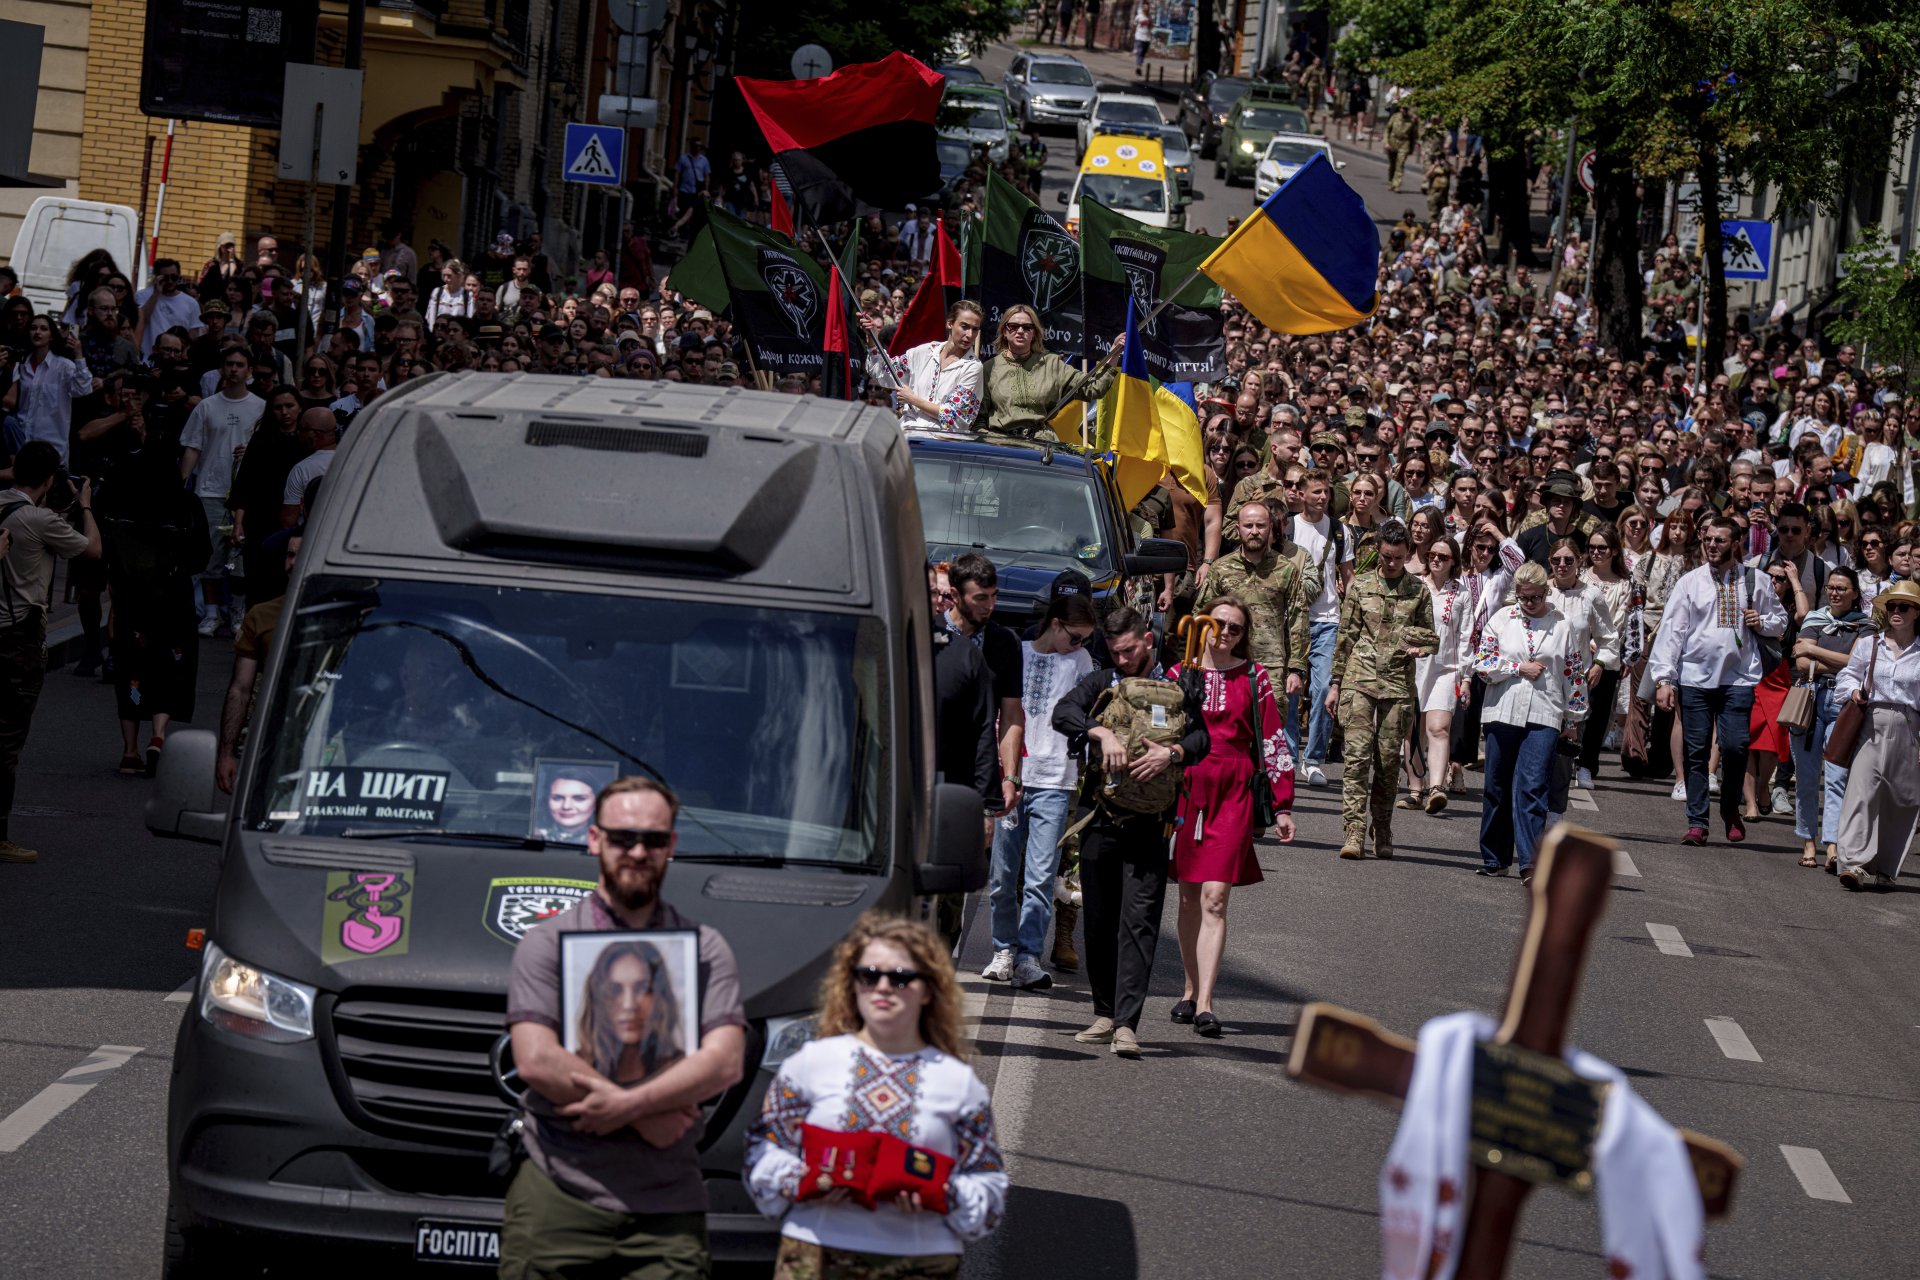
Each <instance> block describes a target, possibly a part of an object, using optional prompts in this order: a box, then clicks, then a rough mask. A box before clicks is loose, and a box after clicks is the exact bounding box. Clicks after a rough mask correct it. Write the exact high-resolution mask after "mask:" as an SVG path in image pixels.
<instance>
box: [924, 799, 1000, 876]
mask: <svg viewBox="0 0 1920 1280" xmlns="http://www.w3.org/2000/svg"><path fill="white" fill-rule="evenodd" d="M985 816H986V811H985V809H983V808H982V807H981V800H980V793H979V792H978V791H975V790H974V789H973V788H972V787H962V786H956V785H955V784H953V783H951V782H941V783H936V784H935V785H934V788H933V823H932V825H931V826H930V827H929V829H928V832H927V860H926V861H925V862H922V863H920V864H919V865H918V866H916V867H914V869H913V889H914V892H915V893H977V892H979V891H980V890H982V889H984V888H986V887H987V828H986V822H985Z"/></svg>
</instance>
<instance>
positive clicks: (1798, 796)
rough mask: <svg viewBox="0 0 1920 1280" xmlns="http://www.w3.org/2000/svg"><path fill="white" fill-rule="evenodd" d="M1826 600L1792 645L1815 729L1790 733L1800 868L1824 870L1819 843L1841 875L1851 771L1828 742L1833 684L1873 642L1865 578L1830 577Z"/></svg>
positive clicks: (1839, 570)
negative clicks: (1864, 601)
mask: <svg viewBox="0 0 1920 1280" xmlns="http://www.w3.org/2000/svg"><path fill="white" fill-rule="evenodd" d="M1825 595H1826V601H1825V603H1824V604H1822V605H1821V606H1820V607H1819V608H1818V609H1815V610H1814V611H1813V612H1811V613H1809V614H1808V615H1807V616H1806V618H1805V619H1804V620H1803V621H1802V622H1801V623H1800V634H1799V638H1798V639H1796V640H1795V641H1794V644H1793V660H1794V666H1795V668H1796V670H1795V673H1794V674H1795V675H1796V676H1798V677H1800V678H1801V679H1802V680H1804V681H1805V682H1806V683H1807V684H1810V685H1811V686H1812V687H1813V724H1812V725H1811V726H1810V727H1809V728H1808V729H1807V731H1806V732H1805V733H1789V734H1787V737H1788V740H1789V742H1790V743H1791V745H1792V748H1793V766H1794V770H1793V783H1794V794H1793V825H1794V834H1795V835H1797V836H1799V837H1800V865H1801V866H1803V867H1812V866H1817V865H1819V858H1818V850H1819V844H1820V842H1821V841H1822V840H1823V839H1824V840H1825V842H1826V846H1827V869H1828V870H1829V871H1834V870H1838V867H1837V866H1836V864H1837V863H1838V861H1839V853H1838V851H1837V850H1838V844H1837V842H1838V840H1839V838H1840V837H1839V834H1838V833H1839V830H1840V806H1841V804H1842V802H1843V801H1844V800H1845V799H1846V792H1847V771H1846V770H1845V769H1843V768H1841V767H1840V766H1839V765H1835V764H1828V763H1827V762H1826V759H1825V752H1826V749H1827V737H1828V735H1829V734H1830V733H1831V732H1832V731H1833V718H1834V717H1835V716H1836V715H1838V714H1840V703H1839V700H1838V699H1836V698H1835V697H1834V695H1833V689H1834V683H1835V681H1836V679H1837V678H1838V676H1839V674H1840V672H1841V671H1843V670H1845V669H1846V665H1847V660H1848V659H1849V658H1850V657H1852V655H1853V647H1854V646H1855V645H1856V644H1858V643H1859V642H1860V640H1861V639H1862V638H1863V637H1871V636H1872V634H1873V623H1872V621H1871V620H1870V619H1869V618H1868V617H1867V615H1866V612H1865V610H1864V609H1863V608H1862V607H1861V601H1860V579H1859V577H1858V575H1857V574H1855V573H1854V571H1853V570H1852V569H1849V568H1846V567H1845V566H1839V567H1836V568H1835V569H1834V570H1833V571H1832V572H1830V573H1828V574H1827V587H1826V592H1825Z"/></svg>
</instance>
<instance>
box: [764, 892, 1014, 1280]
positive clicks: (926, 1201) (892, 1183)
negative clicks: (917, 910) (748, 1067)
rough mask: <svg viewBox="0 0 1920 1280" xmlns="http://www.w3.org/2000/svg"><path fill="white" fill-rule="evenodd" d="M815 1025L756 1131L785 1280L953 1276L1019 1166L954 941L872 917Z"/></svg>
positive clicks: (843, 956)
mask: <svg viewBox="0 0 1920 1280" xmlns="http://www.w3.org/2000/svg"><path fill="white" fill-rule="evenodd" d="M814 1034H815V1039H813V1040H812V1041H810V1042H809V1043H807V1044H806V1045H804V1046H802V1047H801V1048H800V1049H799V1050H798V1051H796V1052H795V1053H793V1054H792V1055H791V1056H790V1057H788V1058H787V1059H786V1061H784V1062H783V1063H781V1065H780V1070H779V1073H778V1074H777V1075H776V1077H775V1078H774V1081H773V1083H772V1084H771V1085H769V1086H768V1088H767V1094H766V1101H765V1103H764V1104H763V1106H762V1107H761V1111H760V1120H759V1123H758V1124H756V1125H755V1126H754V1130H753V1132H752V1134H751V1136H750V1137H749V1138H748V1141H747V1158H746V1182H747V1190H748V1192H749V1193H750V1194H751V1195H752V1196H753V1200H754V1203H755V1204H756V1205H758V1206H759V1208H760V1211H761V1212H762V1213H764V1214H766V1215H767V1216H768V1217H770V1218H778V1219H780V1220H781V1226H780V1236H781V1239H780V1253H779V1256H778V1258H777V1259H776V1261H775V1264H774V1267H775V1270H774V1277H775V1280H801V1278H802V1277H804V1278H805V1280H856V1278H857V1277H866V1276H870V1275H872V1274H875V1271H876V1269H877V1268H882V1267H883V1268H884V1274H886V1275H887V1276H888V1277H889V1278H890V1280H936V1278H938V1280H945V1278H946V1277H951V1276H955V1275H957V1274H958V1273H959V1270H960V1256H961V1252H962V1250H963V1249H964V1248H965V1246H966V1245H967V1244H968V1243H970V1242H972V1241H974V1240H978V1239H980V1238H981V1237H983V1236H985V1235H986V1234H987V1233H988V1232H989V1231H991V1230H993V1228H994V1227H995V1226H997V1225H998V1224H999V1221H1000V1216H1001V1214H1002V1212H1003V1211H1004V1209H1005V1206H1006V1195H1007V1175H1006V1167H1005V1162H1004V1160H1003V1159H1002V1157H1001V1154H1000V1147H999V1142H998V1139H997V1138H996V1136H995V1133H994V1127H993V1109H992V1106H991V1104H990V1102H989V1100H988V1096H987V1090H986V1086H985V1085H983V1084H981V1082H980V1078H979V1077H978V1076H976V1075H975V1074H974V1073H973V1069H972V1068H971V1067H969V1066H968V1065H967V1063H966V1061H965V1055H966V1045H965V1042H964V1041H963V1039H962V1037H961V1030H960V985H959V983H958V982H957V981H956V980H955V978H954V972H953V960H952V958H951V956H950V955H949V952H948V949H947V946H946V944H945V943H944V942H943V941H942V940H941V938H940V936H939V935H938V934H936V933H935V932H934V931H933V929H932V928H931V927H929V926H927V925H925V924H921V923H920V922H918V921H912V920H907V919H904V918H902V917H899V916H892V915H888V914H886V913H884V912H881V911H869V912H867V913H866V914H865V915H863V916H861V917H860V919H859V920H858V921H856V922H855V923H854V926H853V929H852V931H851V932H849V933H848V934H847V936H846V937H845V938H844V939H842V940H841V942H840V945H839V946H838V947H837V948H836V949H835V950H834V953H833V961H832V963H831V964H830V965H828V967H827V974H826V977H825V978H824V979H823V980H822V982H821V985H820V998H819V1014H818V1016H817V1017H816V1019H815V1031H814Z"/></svg>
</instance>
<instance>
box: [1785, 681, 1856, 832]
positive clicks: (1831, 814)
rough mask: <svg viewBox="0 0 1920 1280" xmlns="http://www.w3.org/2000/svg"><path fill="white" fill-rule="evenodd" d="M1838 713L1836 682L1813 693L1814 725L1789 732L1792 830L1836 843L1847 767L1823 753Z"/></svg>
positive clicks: (1845, 785)
mask: <svg viewBox="0 0 1920 1280" xmlns="http://www.w3.org/2000/svg"><path fill="white" fill-rule="evenodd" d="M1839 714H1840V704H1839V703H1838V702H1835V701H1834V698H1833V686H1832V685H1823V686H1821V687H1820V688H1819V689H1818V690H1817V691H1816V692H1815V693H1814V698H1813V728H1812V729H1811V730H1809V731H1808V732H1806V733H1795V734H1790V735H1789V737H1790V739H1791V740H1792V742H1793V834H1795V835H1796V836H1799V837H1800V838H1801V839H1802V840H1824V841H1826V842H1827V843H1828V844H1833V843H1835V842H1837V841H1838V840H1839V838H1840V801H1841V800H1843V799H1845V798H1846V794H1847V771H1846V770H1845V769H1843V768H1841V767H1840V766H1839V765H1837V764H1828V763H1827V762H1826V760H1825V758H1824V757H1823V755H1822V753H1823V752H1825V751H1826V749H1827V735H1828V734H1830V733H1832V732H1833V718H1834V717H1835V716H1837V715H1839Z"/></svg>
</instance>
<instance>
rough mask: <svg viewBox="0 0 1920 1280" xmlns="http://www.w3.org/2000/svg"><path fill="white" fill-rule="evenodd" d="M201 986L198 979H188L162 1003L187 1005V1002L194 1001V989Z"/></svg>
mask: <svg viewBox="0 0 1920 1280" xmlns="http://www.w3.org/2000/svg"><path fill="white" fill-rule="evenodd" d="M199 985H200V979H199V978H198V977H192V978H188V979H187V980H186V981H185V982H183V983H181V984H180V985H179V986H178V987H175V988H174V990H173V993H172V994H171V995H168V996H167V997H165V999H164V1000H163V1002H162V1003H165V1004H185V1003H187V1001H189V1000H191V999H193V989H194V988H195V987H196V986H199Z"/></svg>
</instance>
